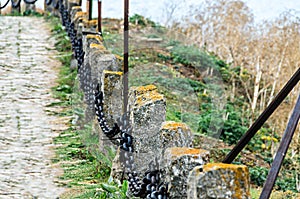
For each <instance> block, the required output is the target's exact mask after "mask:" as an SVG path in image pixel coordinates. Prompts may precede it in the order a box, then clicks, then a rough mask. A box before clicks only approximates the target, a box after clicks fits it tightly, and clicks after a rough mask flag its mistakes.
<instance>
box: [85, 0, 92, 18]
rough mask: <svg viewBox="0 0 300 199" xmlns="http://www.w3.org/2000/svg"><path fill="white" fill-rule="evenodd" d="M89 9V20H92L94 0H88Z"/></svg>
mask: <svg viewBox="0 0 300 199" xmlns="http://www.w3.org/2000/svg"><path fill="white" fill-rule="evenodd" d="M86 2H87V9H88V20H92V11H93V10H92V9H93V5H92V4H93V3H92V2H93V1H92V0H87V1H86Z"/></svg>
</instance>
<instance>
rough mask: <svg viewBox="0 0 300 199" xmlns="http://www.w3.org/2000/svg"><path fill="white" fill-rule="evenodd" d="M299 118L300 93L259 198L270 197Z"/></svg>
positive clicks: (266, 198) (265, 198)
mask: <svg viewBox="0 0 300 199" xmlns="http://www.w3.org/2000/svg"><path fill="white" fill-rule="evenodd" d="M299 118H300V95H299V96H298V100H297V103H296V105H295V108H294V111H293V113H292V116H291V117H290V119H289V122H288V125H287V127H286V130H285V132H284V135H283V137H282V139H281V143H280V146H279V148H278V151H277V153H276V156H275V159H274V161H273V163H272V167H271V169H270V171H269V174H268V177H267V180H266V182H265V185H264V188H263V190H262V192H261V195H260V199H268V198H269V197H270V194H271V192H272V189H273V186H274V184H275V181H276V178H277V176H278V173H279V171H280V168H281V165H282V161H283V160H284V157H285V155H286V153H287V150H288V148H289V145H290V143H291V141H292V139H293V135H294V133H295V130H296V127H297V124H298V122H299Z"/></svg>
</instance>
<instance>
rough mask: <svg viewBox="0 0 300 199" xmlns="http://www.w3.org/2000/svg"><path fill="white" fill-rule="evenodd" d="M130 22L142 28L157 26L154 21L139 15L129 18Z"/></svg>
mask: <svg viewBox="0 0 300 199" xmlns="http://www.w3.org/2000/svg"><path fill="white" fill-rule="evenodd" d="M129 22H130V23H132V24H136V25H140V26H141V27H146V26H152V27H155V26H156V23H155V22H154V21H151V20H150V19H148V18H145V17H143V16H142V15H139V14H134V15H133V16H131V17H129Z"/></svg>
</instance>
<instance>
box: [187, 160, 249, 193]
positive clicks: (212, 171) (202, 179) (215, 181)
mask: <svg viewBox="0 0 300 199" xmlns="http://www.w3.org/2000/svg"><path fill="white" fill-rule="evenodd" d="M188 180H189V181H188V199H194V198H197V199H206V198H234V199H250V198H251V197H250V179H249V171H248V168H247V167H246V166H244V165H233V164H222V163H208V164H206V165H204V166H197V167H195V168H194V169H193V170H192V171H191V172H190V174H189V179H188Z"/></svg>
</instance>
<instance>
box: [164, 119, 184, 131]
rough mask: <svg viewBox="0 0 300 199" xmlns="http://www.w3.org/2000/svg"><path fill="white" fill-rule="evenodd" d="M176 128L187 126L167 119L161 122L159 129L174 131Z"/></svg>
mask: <svg viewBox="0 0 300 199" xmlns="http://www.w3.org/2000/svg"><path fill="white" fill-rule="evenodd" d="M178 128H181V129H182V130H189V127H188V126H187V125H186V124H184V123H181V122H173V121H167V122H164V123H163V124H162V127H161V129H166V130H173V131H176V130H178Z"/></svg>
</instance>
